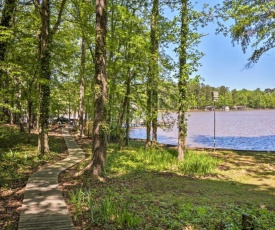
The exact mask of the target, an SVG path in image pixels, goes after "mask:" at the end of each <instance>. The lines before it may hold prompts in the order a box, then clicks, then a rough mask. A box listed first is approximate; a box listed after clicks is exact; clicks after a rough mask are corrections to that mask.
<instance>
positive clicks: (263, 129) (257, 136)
mask: <svg viewBox="0 0 275 230" xmlns="http://www.w3.org/2000/svg"><path fill="white" fill-rule="evenodd" d="M171 116H172V118H174V119H176V118H177V115H176V114H172V115H171ZM177 136H178V131H177V124H175V125H174V126H173V127H172V128H171V129H170V130H163V129H162V128H158V142H160V143H164V144H172V145H177ZM130 137H131V138H140V139H145V138H146V128H145V127H141V128H132V130H131V133H130ZM213 143H214V112H213V111H207V112H189V113H188V131H187V145H188V146H190V147H204V148H213ZM216 148H224V149H235V150H263V151H275V110H244V111H229V112H224V111H216Z"/></svg>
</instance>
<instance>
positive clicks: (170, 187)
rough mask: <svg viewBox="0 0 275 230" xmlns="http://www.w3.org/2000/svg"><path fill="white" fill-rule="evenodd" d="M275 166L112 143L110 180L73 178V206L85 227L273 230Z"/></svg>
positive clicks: (246, 155)
mask: <svg viewBox="0 0 275 230" xmlns="http://www.w3.org/2000/svg"><path fill="white" fill-rule="evenodd" d="M274 162H275V154H274V153H267V152H248V151H216V153H213V152H207V151H189V152H188V153H187V154H186V155H185V160H184V162H181V163H179V162H178V161H177V153H176V150H175V149H169V148H168V149H167V148H158V149H149V150H146V149H144V147H143V144H142V143H139V142H132V143H131V145H130V147H125V148H124V149H123V150H121V151H119V150H117V145H114V144H111V145H110V146H109V148H108V156H107V164H106V167H105V181H104V182H102V181H99V180H96V179H94V178H91V177H90V175H89V173H87V174H85V175H84V176H83V177H81V178H78V179H76V180H75V181H71V177H68V178H70V179H69V180H70V181H71V183H75V185H74V186H73V187H70V189H69V190H70V194H69V197H70V198H69V202H70V203H71V204H72V206H73V209H74V213H75V214H77V215H76V216H75V220H76V223H81V224H80V228H82V229H91V228H97V229H207V230H208V229H213V230H216V229H242V228H243V221H242V219H243V218H246V217H247V220H248V221H247V223H246V224H247V225H251V227H253V228H254V229H267V230H271V229H275V214H274V210H275V203H274V198H275V170H274V168H273V167H274ZM81 167H84V166H83V165H82V166H76V167H75V170H79V168H81ZM72 170H74V169H72ZM80 185H81V186H80ZM80 194H81V197H82V198H81V199H80V198H79V199H78V201H76V199H74V198H73V197H78V196H80ZM73 200H74V201H73Z"/></svg>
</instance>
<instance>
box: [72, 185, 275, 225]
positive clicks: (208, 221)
mask: <svg viewBox="0 0 275 230" xmlns="http://www.w3.org/2000/svg"><path fill="white" fill-rule="evenodd" d="M126 194H127V192H126ZM126 194H123V195H122V194H120V193H118V192H115V191H114V190H111V189H107V191H105V192H104V194H102V193H101V194H99V191H97V190H96V189H93V190H91V189H88V190H84V189H78V190H76V191H75V192H70V193H69V196H70V203H71V204H73V205H74V209H75V210H74V213H75V217H76V218H77V217H78V216H79V215H84V216H85V217H86V218H88V220H89V222H90V224H91V225H92V226H97V227H102V228H104V229H182V228H186V229H228V230H229V229H231V230H234V229H235V230H238V229H242V227H243V221H242V219H243V216H246V217H248V218H249V221H248V224H249V226H251V227H254V229H270V230H271V229H274V227H275V215H274V213H272V212H270V211H268V210H267V209H266V208H257V207H254V206H242V207H241V206H237V205H225V206H221V207H214V208H213V207H209V206H200V205H192V204H190V203H180V202H177V201H176V202H174V203H171V202H169V201H166V202H162V201H160V202H159V201H149V200H144V198H143V197H142V196H139V195H131V196H130V197H127V196H126V197H127V198H125V195H126ZM128 195H129V194H128ZM79 217H80V218H83V216H79Z"/></svg>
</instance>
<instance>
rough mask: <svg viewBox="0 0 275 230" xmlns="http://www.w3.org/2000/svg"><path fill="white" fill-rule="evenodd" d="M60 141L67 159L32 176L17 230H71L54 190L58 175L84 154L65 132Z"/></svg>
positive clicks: (60, 196)
mask: <svg viewBox="0 0 275 230" xmlns="http://www.w3.org/2000/svg"><path fill="white" fill-rule="evenodd" d="M63 137H64V139H65V142H66V145H67V147H68V150H69V156H68V157H67V158H66V159H64V160H62V161H60V162H57V163H55V164H53V165H51V166H48V167H45V168H43V169H41V170H39V171H37V172H36V173H34V174H33V175H32V176H31V177H30V178H29V180H28V183H27V185H26V189H25V193H24V200H23V204H22V209H21V214H20V219H19V224H18V229H22V230H27V229H28V230H32V229H33V230H34V229H36V230H41V229H45V230H46V229H58V230H59V229H60V230H62V229H64V230H65V229H66V230H71V229H75V228H74V225H73V222H72V219H71V217H70V213H69V211H68V209H67V206H66V203H65V201H64V198H63V196H62V193H61V191H60V190H59V188H58V175H59V174H60V173H61V172H62V171H64V170H65V169H67V168H69V167H71V166H73V165H74V164H76V163H78V162H80V161H81V160H82V159H83V158H84V152H83V151H82V150H81V149H80V147H79V146H78V145H77V143H76V142H75V140H74V139H73V137H72V136H70V134H69V132H68V130H67V129H64V130H63Z"/></svg>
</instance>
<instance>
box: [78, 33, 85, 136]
mask: <svg viewBox="0 0 275 230" xmlns="http://www.w3.org/2000/svg"><path fill="white" fill-rule="evenodd" d="M85 67H86V39H85V38H84V35H83V36H82V43H81V67H80V68H81V70H80V86H79V127H78V129H79V136H80V137H82V136H83V128H84V117H83V116H84V108H83V107H84V92H85V88H84V85H85Z"/></svg>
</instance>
